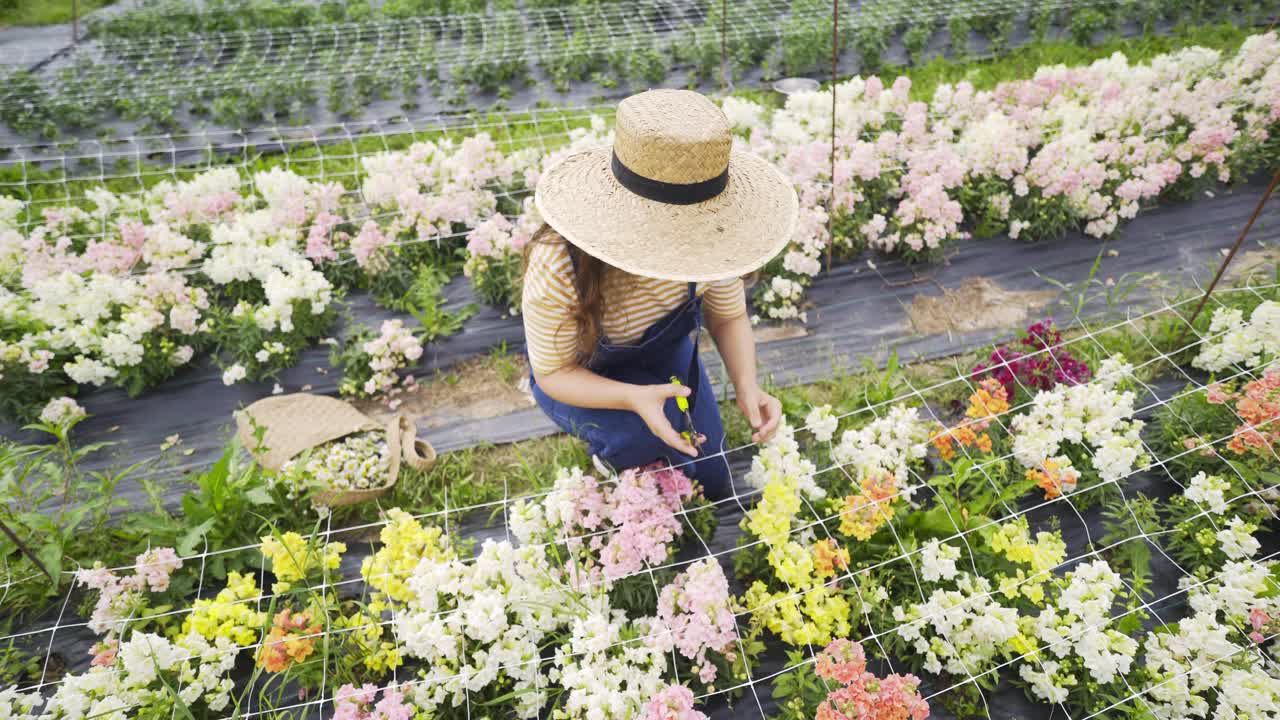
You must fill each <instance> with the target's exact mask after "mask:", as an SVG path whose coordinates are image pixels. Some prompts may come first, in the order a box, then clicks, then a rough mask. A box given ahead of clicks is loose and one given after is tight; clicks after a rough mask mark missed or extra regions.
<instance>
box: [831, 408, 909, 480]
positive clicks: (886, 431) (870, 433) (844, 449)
mask: <svg viewBox="0 0 1280 720" xmlns="http://www.w3.org/2000/svg"><path fill="white" fill-rule="evenodd" d="M929 434H930V431H929V426H928V424H927V423H925V422H924V421H922V420H921V419H920V417H919V412H918V410H917V409H916V408H913V407H907V406H906V405H905V404H898V405H893V406H891V407H890V408H889V410H888V412H887V413H885V415H884V416H883V417H877V418H876V419H875V420H872V421H871V422H870V423H868V424H866V425H864V426H863V427H861V428H856V429H853V430H846V431H845V432H844V434H843V435H841V437H840V442H839V444H837V445H836V446H835V447H834V448H832V451H831V457H832V458H833V459H834V460H835V461H836V462H838V463H840V464H842V465H849V466H852V469H853V470H854V471H855V474H854V480H855V481H856V482H861V481H862V480H863V479H864V478H867V477H874V476H876V475H878V474H881V473H888V474H889V475H892V476H894V478H896V479H897V482H898V484H899V486H902V487H904V489H905V488H906V487H907V484H906V481H907V470H908V468H909V466H910V464H911V463H912V462H914V461H916V460H919V459H921V458H923V457H924V456H925V453H926V452H927V449H928V448H927V443H928V441H929Z"/></svg>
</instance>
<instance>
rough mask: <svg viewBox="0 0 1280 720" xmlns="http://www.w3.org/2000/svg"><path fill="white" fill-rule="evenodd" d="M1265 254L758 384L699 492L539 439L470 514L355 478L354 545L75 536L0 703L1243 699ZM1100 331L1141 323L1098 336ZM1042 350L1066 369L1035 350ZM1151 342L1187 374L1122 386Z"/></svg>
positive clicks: (56, 427) (1174, 704) (883, 708)
mask: <svg viewBox="0 0 1280 720" xmlns="http://www.w3.org/2000/svg"><path fill="white" fill-rule="evenodd" d="M1277 287H1280V286H1276V285H1271V286H1265V287H1256V288H1251V289H1246V290H1243V291H1239V292H1229V291H1224V294H1223V295H1221V296H1219V297H1218V301H1219V302H1220V303H1223V305H1222V306H1221V307H1219V308H1216V309H1214V311H1213V312H1211V313H1208V314H1207V315H1206V316H1205V317H1204V318H1203V319H1201V320H1199V321H1197V326H1196V330H1197V331H1198V332H1201V333H1203V335H1202V338H1203V339H1202V340H1201V341H1200V342H1197V343H1196V344H1195V346H1194V347H1192V348H1189V349H1187V348H1183V347H1180V343H1179V342H1178V338H1177V335H1178V334H1179V331H1180V329H1181V328H1182V327H1183V326H1184V325H1182V324H1181V323H1180V322H1178V316H1177V315H1176V312H1177V310H1176V309H1175V310H1172V311H1168V312H1166V313H1164V314H1163V315H1160V316H1158V317H1153V318H1152V319H1151V320H1150V322H1141V321H1129V322H1127V323H1121V324H1119V325H1118V326H1116V327H1114V328H1112V329H1110V330H1106V331H1101V332H1093V333H1090V334H1089V335H1088V336H1087V337H1084V338H1081V339H1078V340H1071V339H1065V338H1064V337H1063V336H1062V335H1060V334H1059V333H1058V331H1057V330H1055V329H1054V328H1053V327H1052V326H1050V325H1048V324H1047V323H1036V324H1034V325H1032V326H1031V327H1030V328H1028V330H1027V332H1026V333H1025V334H1024V335H1023V337H1022V338H1021V339H1020V340H1018V341H1017V342H1016V343H1013V344H1009V345H1005V346H1002V347H1000V348H996V349H995V352H996V353H997V354H1000V353H1003V354H1005V355H1009V354H1010V353H1009V351H1010V349H1011V348H1012V347H1022V348H1025V349H1026V352H1025V353H1023V354H1021V355H1019V356H1018V357H1016V358H1010V360H1009V363H1008V365H1012V366H1014V367H1015V368H1017V369H1016V370H1010V372H1009V373H1008V374H1007V375H1006V374H1004V373H1003V372H1001V371H1000V370H1001V368H1004V369H1008V368H1007V366H1003V365H1002V366H998V367H997V368H993V367H992V365H991V362H990V355H989V354H984V355H981V356H979V358H980V362H978V363H977V364H976V365H974V366H973V367H972V368H971V369H968V370H967V371H966V370H965V369H964V368H961V372H960V373H959V375H958V376H957V377H955V378H954V379H953V380H951V381H950V382H947V383H943V384H942V385H941V386H940V387H939V388H935V389H931V390H926V391H924V392H911V393H898V392H897V391H896V390H895V387H897V386H898V383H896V382H895V381H894V380H893V378H892V377H887V378H885V379H874V380H873V381H871V382H870V384H869V385H868V386H867V387H868V388H869V389H868V390H865V391H863V392H862V393H857V394H852V395H850V396H849V397H848V399H845V400H841V401H839V402H837V403H836V404H833V405H820V406H817V407H813V408H808V407H798V406H794V405H791V404H789V405H788V411H789V415H790V418H789V422H788V424H787V425H786V426H784V427H783V429H782V430H781V431H780V432H779V433H778V435H777V436H776V437H775V439H773V440H772V441H771V442H769V443H768V444H766V445H765V446H763V447H761V448H759V451H758V452H757V453H756V454H755V456H754V458H753V459H752V464H751V468H750V470H749V472H747V473H746V474H745V476H744V480H745V485H744V486H742V487H740V494H739V495H738V496H735V497H732V498H729V499H728V500H726V501H723V502H721V503H718V504H716V505H712V504H710V503H708V502H707V501H706V500H704V499H703V498H702V497H701V494H700V491H699V489H698V487H697V485H696V484H695V483H693V482H691V481H690V480H689V479H688V478H687V477H686V476H685V475H683V473H681V472H680V471H679V470H678V469H672V468H668V467H665V466H661V465H658V466H651V467H645V468H636V469H631V470H627V471H625V472H623V473H622V474H621V475H618V476H600V477H597V476H593V475H589V474H587V473H585V472H583V471H582V470H581V469H577V468H566V469H563V470H562V471H561V472H560V473H559V475H558V476H557V477H556V479H555V480H554V482H553V483H551V486H550V488H549V489H548V490H547V491H546V492H545V493H542V494H540V495H537V496H533V497H526V498H518V499H514V500H511V501H509V502H507V501H504V502H502V503H500V504H499V505H495V506H494V507H490V508H485V509H483V510H484V511H485V512H486V513H489V512H492V517H494V518H495V519H496V518H498V517H501V518H502V520H503V525H502V527H499V528H496V529H495V531H487V530H486V531H483V532H482V533H481V535H483V536H484V537H485V539H483V540H478V539H475V538H468V537H465V536H464V535H463V534H461V533H460V532H459V530H458V528H459V520H462V521H464V522H462V526H467V525H468V523H466V522H465V520H466V518H465V517H462V518H460V517H459V516H458V514H457V511H454V512H446V513H443V514H442V513H430V514H428V515H425V516H418V517H415V516H414V515H412V514H410V513H409V512H406V511H404V510H401V509H389V510H387V511H386V512H385V514H384V516H383V518H382V520H381V522H380V523H378V525H377V529H378V530H379V538H378V542H377V543H376V544H375V545H374V546H373V547H371V548H370V550H369V552H368V553H365V552H363V551H360V550H359V549H358V548H357V547H356V543H357V542H358V540H357V538H358V537H359V536H357V535H354V534H352V535H346V534H343V531H342V530H341V529H340V528H338V527H333V526H330V527H328V528H327V529H326V528H325V526H320V527H318V528H316V530H317V532H313V533H311V534H304V533H303V532H299V531H295V530H285V529H280V528H274V529H270V530H269V531H268V532H267V533H265V534H262V535H261V536H260V537H258V538H257V544H256V545H251V546H250V547H249V548H242V549H240V550H234V551H233V550H231V548H232V547H235V545H234V544H233V543H229V544H228V545H227V546H226V547H227V550H228V552H231V553H234V554H233V555H231V556H229V557H228V558H225V559H224V558H223V555H222V553H223V550H222V549H219V547H210V548H208V549H207V550H206V551H205V552H200V551H199V547H200V546H199V545H195V546H192V545H191V544H190V543H188V545H187V547H185V548H183V549H181V551H178V550H175V549H173V548H167V547H152V548H149V549H147V550H146V551H145V552H140V553H139V554H138V555H137V556H136V558H133V559H132V561H131V562H129V563H128V564H127V566H126V567H123V568H109V567H105V566H102V565H99V566H96V567H89V568H84V569H81V570H79V571H78V572H76V573H75V578H76V582H77V583H78V590H77V593H79V594H77V595H75V596H74V597H79V598H80V599H81V602H77V603H74V604H72V605H71V607H72V610H71V612H72V613H75V614H77V615H78V618H82V619H83V622H84V623H85V627H86V629H87V631H89V632H91V633H93V634H94V635H95V636H96V637H97V641H96V643H95V644H94V645H93V647H91V648H90V647H85V648H83V650H85V651H86V652H88V653H90V655H91V657H92V660H91V666H90V667H89V669H87V670H81V671H73V672H69V673H67V674H66V675H65V676H63V677H60V678H58V679H56V680H55V681H53V682H51V684H49V685H47V686H45V687H43V688H42V689H41V690H40V691H32V690H30V689H29V688H28V686H29V685H30V684H32V683H31V682H19V683H18V684H17V686H15V687H13V688H9V689H7V690H0V710H3V711H4V712H3V714H4V716H5V717H11V718H14V719H15V720H30V719H32V718H41V719H42V720H62V719H63V718H68V719H69V718H87V717H98V716H102V715H109V716H113V717H116V716H119V717H132V716H144V717H152V716H156V717H159V716H161V715H165V714H172V713H174V712H181V713H182V714H184V715H190V716H191V717H200V718H217V717H227V716H230V715H232V714H233V712H234V709H235V708H243V707H245V705H246V703H248V702H250V701H252V702H253V703H255V704H254V707H255V708H257V709H256V710H255V713H261V714H264V715H268V716H271V717H281V718H283V717H286V716H288V715H289V713H291V712H292V713H295V714H296V713H297V712H300V711H302V710H303V709H312V710H318V711H321V712H325V713H327V712H333V713H335V714H338V715H341V716H343V717H352V718H385V720H392V718H401V719H402V718H407V717H425V716H432V717H466V715H467V713H476V712H486V713H493V714H494V715H501V716H514V717H525V718H533V717H541V716H546V715H547V714H551V715H552V716H554V717H562V718H590V719H591V720H600V719H605V720H607V719H610V718H618V719H619V720H621V719H622V718H632V717H636V716H640V717H644V718H652V719H654V720H657V719H658V718H668V717H680V718H684V719H685V720H696V719H697V718H700V717H702V716H703V715H704V713H705V712H709V711H710V709H711V708H714V707H720V706H721V704H722V703H724V702H726V701H734V702H737V703H742V704H741V705H735V706H734V711H735V712H739V711H749V712H751V713H753V714H754V711H755V708H754V707H753V706H752V705H751V704H749V703H751V702H752V701H751V698H752V697H754V695H753V693H754V692H755V691H756V690H757V688H756V687H755V686H756V685H760V684H763V683H768V684H770V685H772V696H773V697H774V698H775V699H777V700H778V701H779V704H778V706H777V714H778V715H779V716H781V717H785V718H797V719H798V718H814V717H818V718H823V719H824V720H825V719H831V720H837V719H839V718H849V719H850V720H860V719H864V718H873V717H876V718H896V719H900V720H906V719H907V718H911V719H912V720H920V719H921V718H924V717H926V716H927V715H928V713H929V712H930V710H931V709H936V708H939V707H941V708H945V709H946V710H947V711H948V712H949V713H951V714H952V715H955V716H960V717H982V716H985V715H986V714H987V713H988V712H989V708H990V706H989V704H988V700H989V698H988V695H987V693H988V691H992V690H995V689H997V688H1009V687H1014V688H1017V689H1020V690H1021V691H1022V692H1024V693H1025V695H1026V697H1027V699H1028V700H1029V701H1030V702H1033V703H1037V704H1038V705H1039V706H1040V707H1038V708H1037V709H1038V710H1041V711H1043V712H1045V713H1046V714H1047V713H1049V712H1053V707H1054V706H1060V707H1061V708H1062V709H1063V710H1064V711H1065V712H1067V713H1070V714H1071V715H1072V716H1073V717H1074V716H1086V715H1094V714H1099V715H1107V716H1108V717H1112V716H1115V717H1130V716H1132V717H1145V715H1144V714H1143V713H1145V712H1148V711H1151V712H1155V713H1157V714H1158V716H1159V717H1171V718H1193V717H1213V716H1220V717H1227V716H1232V713H1235V714H1236V715H1237V716H1239V715H1247V716H1265V715H1264V714H1265V713H1266V712H1270V711H1271V709H1272V708H1274V707H1275V704H1276V703H1277V702H1280V678H1277V677H1276V675H1275V672H1274V668H1273V667H1272V666H1271V665H1270V663H1268V662H1267V661H1266V659H1265V656H1264V655H1263V653H1269V652H1271V651H1273V650H1274V647H1275V643H1276V636H1277V634H1278V632H1280V624H1278V623H1280V621H1278V620H1277V618H1280V599H1278V598H1280V593H1278V592H1277V585H1276V580H1275V577H1276V573H1280V565H1278V564H1277V561H1276V559H1275V543H1274V539H1273V538H1272V537H1270V536H1269V535H1268V534H1266V532H1264V531H1267V530H1273V529H1274V528H1275V517H1276V510H1277V505H1278V504H1280V490H1278V489H1277V487H1276V486H1277V482H1278V481H1280V454H1278V453H1280V438H1278V437H1277V435H1276V433H1275V428H1274V427H1273V425H1274V423H1275V422H1276V421H1277V420H1280V389H1278V388H1280V368H1277V367H1276V366H1275V362H1276V359H1275V356H1274V355H1272V354H1271V350H1270V349H1269V346H1268V345H1267V344H1266V343H1267V341H1269V340H1270V336H1269V335H1267V334H1266V333H1265V329H1266V327H1267V325H1266V324H1267V323H1268V322H1270V321H1271V318H1272V314H1273V311H1274V308H1275V307H1276V303H1277V302H1280V291H1278V290H1277ZM1166 320H1174V322H1172V323H1169V322H1165V321H1166ZM1134 335H1141V336H1142V337H1144V338H1145V339H1146V340H1147V341H1148V344H1149V346H1150V347H1149V350H1147V351H1146V353H1145V354H1142V355H1134V356H1132V357H1128V358H1126V357H1122V356H1120V355H1118V354H1116V348H1118V347H1133V348H1141V347H1143V345H1142V344H1134V343H1133V342H1132V340H1133V336H1134ZM1152 336H1154V337H1152ZM1047 338H1055V339H1054V340H1052V341H1049V340H1047ZM1253 339H1257V340H1258V341H1259V342H1261V343H1262V347H1260V348H1259V347H1257V346H1255V345H1254V344H1252V343H1253ZM1158 348H1166V350H1160V349H1158ZM1173 348H1177V351H1176V352H1174V351H1173V350H1172V349H1173ZM1230 348H1236V349H1237V350H1241V349H1242V350H1241V351H1240V352H1236V351H1234V350H1230V351H1229V349H1230ZM1255 350H1256V352H1255ZM1045 357H1054V358H1057V359H1059V360H1060V361H1061V360H1068V359H1069V361H1070V362H1069V363H1067V364H1069V365H1070V366H1071V367H1072V368H1073V371H1072V372H1070V373H1061V374H1052V373H1044V372H1040V371H1039V370H1038V369H1037V368H1040V366H1039V365H1038V362H1039V360H1040V359H1042V358H1045ZM1203 358H1207V359H1208V360H1202V359H1203ZM1206 361H1212V362H1213V363H1214V364H1215V365H1216V366H1217V369H1216V370H1215V371H1214V374H1212V375H1208V376H1206V375H1204V374H1199V371H1197V370H1195V369H1194V368H1193V367H1192V363H1201V364H1203V362H1206ZM1170 362H1172V366H1171V367H1170ZM1219 363H1221V364H1219ZM1158 372H1159V373H1164V374H1165V377H1172V378H1175V379H1180V380H1184V381H1185V380H1190V381H1191V382H1190V384H1189V385H1186V386H1185V387H1181V385H1180V383H1175V384H1174V385H1173V386H1172V389H1171V390H1168V391H1167V392H1162V393H1160V394H1156V395H1152V394H1151V391H1150V387H1151V386H1152V385H1153V384H1156V383H1157V382H1158V380H1159V378H1158V377H1157V375H1156V373H1158ZM1003 379H1011V380H1012V381H1013V383H1014V390H1013V392H1010V391H1009V390H1007V389H1006V385H1005V384H1004V383H1003V382H1002V380H1003ZM1033 380H1034V383H1035V384H1034V385H1033V384H1031V381H1033ZM1180 387H1181V389H1179V388H1180ZM877 388H878V389H877ZM870 389H876V392H877V393H879V395H877V396H875V397H872V396H871V395H870V394H869V393H870V392H871V390H870ZM905 398H910V399H905ZM82 418H83V411H82V410H80V409H79V408H78V407H77V406H76V405H75V404H74V403H73V402H71V401H69V400H58V401H55V402H52V403H50V404H49V405H48V406H47V407H46V409H45V412H44V419H45V422H46V423H48V426H49V428H50V429H51V431H54V432H58V433H62V434H63V435H65V433H66V431H67V430H69V429H70V428H71V427H74V425H75V423H77V422H79V421H80V419H82ZM801 418H803V419H801ZM800 422H802V423H803V425H802V426H797V425H796V424H795V423H800ZM338 454H339V455H341V453H338ZM366 454H367V455H369V457H372V454H371V453H366ZM339 461H341V458H339ZM333 462H337V461H333ZM260 500H261V502H263V503H264V504H263V505H260V506H258V507H260V508H265V507H267V506H268V505H270V504H280V505H281V506H293V505H296V500H295V499H293V498H289V497H286V496H285V495H284V494H283V492H282V493H280V494H279V495H278V496H276V497H270V498H262V499H260ZM739 503H741V504H742V513H743V514H739V510H738V505H739ZM250 507H252V506H250ZM241 512H243V513H244V515H245V516H246V517H247V516H248V515H249V514H250V513H251V512H261V510H248V509H246V510H242V511H241ZM726 517H727V518H734V519H737V518H741V524H740V527H741V531H742V532H741V534H740V535H738V536H737V538H736V545H734V544H732V542H733V540H732V539H729V542H728V543H726V538H724V537H717V536H718V535H720V536H722V535H723V534H724V533H729V534H730V535H734V533H733V531H732V527H731V526H728V525H726V524H724V523H723V519H724V518H726ZM234 519H235V518H226V520H227V521H228V522H232V521H234ZM1076 527H1081V528H1083V529H1084V530H1085V532H1086V533H1087V534H1088V537H1087V538H1082V537H1080V533H1078V532H1075V530H1074V528H1076ZM366 529H367V528H366ZM321 531H322V532H321ZM157 537H160V536H157ZM340 540H341V541H340ZM717 547H721V548H727V549H726V550H724V551H717V550H716V549H715V548H717ZM357 554H359V555H357ZM361 556H362V557H361ZM232 557H234V558H236V559H235V561H234V562H232V560H231V558H232ZM357 557H360V560H359V562H357ZM1156 557H1158V558H1161V560H1160V562H1159V564H1157V562H1156V561H1154V560H1153V558H1156ZM215 559H223V560H225V562H227V563H228V564H225V565H222V566H221V572H212V571H209V572H206V571H207V570H208V569H209V568H210V567H211V565H210V563H211V562H212V561H213V560H215ZM730 559H732V561H733V562H732V565H733V569H734V572H733V573H732V575H733V579H731V578H730V577H729V576H727V575H726V573H725V571H724V569H722V568H723V567H725V566H727V564H728V561H729V560H730ZM344 560H345V561H344ZM1166 561H1167V562H1166ZM357 566H358V568H359V570H358V572H357V571H356V569H355V568H356V567H357ZM1170 572H1172V573H1173V574H1174V576H1173V577H1169V576H1168V573H1170ZM1161 573H1163V575H1161ZM197 589H198V590H199V591H200V592H199V593H198V595H197V593H196V590H197ZM193 596H194V597H195V598H196V599H193ZM1183 601H1185V607H1183V608H1179V603H1182V602H1183ZM78 618H77V619H76V620H73V619H71V616H69V617H68V618H66V619H64V621H63V623H64V624H70V623H72V622H78V621H79V619H78ZM41 652H44V650H43V645H42V646H41ZM783 655H785V656H786V658H787V660H786V661H785V662H786V664H785V666H784V667H783V671H782V672H781V673H776V672H772V671H766V668H773V667H778V666H777V665H774V664H772V663H775V662H778V661H779V660H781V658H782V656H783ZM5 662H6V661H5V660H3V658H0V669H6V666H5ZM19 672H21V671H19ZM19 676H20V677H21V675H19ZM38 676H39V673H37V677H38ZM1242 688H1243V689H1247V692H1245V691H1243V690H1242Z"/></svg>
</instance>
